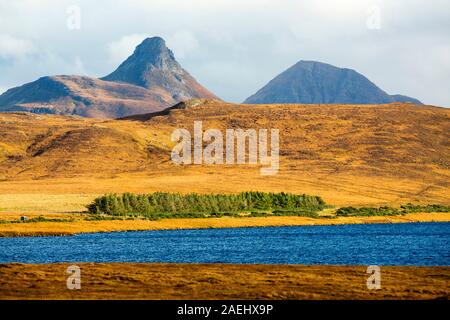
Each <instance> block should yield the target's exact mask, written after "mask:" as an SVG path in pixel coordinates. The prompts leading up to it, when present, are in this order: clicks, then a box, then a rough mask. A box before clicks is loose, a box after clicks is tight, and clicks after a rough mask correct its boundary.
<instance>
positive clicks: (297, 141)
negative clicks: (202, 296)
mask: <svg viewBox="0 0 450 320" xmlns="http://www.w3.org/2000/svg"><path fill="white" fill-rule="evenodd" d="M199 119H201V120H202V121H203V127H204V128H203V129H204V130H205V129H208V128H217V129H220V130H225V129H226V128H242V129H247V128H255V129H258V128H278V129H279V130H280V170H279V172H278V174H277V175H274V176H261V175H260V171H259V166H258V165H248V164H245V165H228V166H227V165H176V164H174V163H173V162H172V161H171V159H170V152H171V149H172V147H173V146H174V144H175V143H174V142H172V141H171V139H170V136H171V133H172V131H173V130H175V129H177V128H186V129H188V130H190V131H192V127H193V123H194V121H196V120H199ZM449 120H450V111H449V110H448V109H445V108H439V107H433V106H425V105H413V104H410V103H391V104H385V105H295V104H292V105H289V104H276V105H240V104H231V103H225V102H222V101H217V100H207V99H197V100H191V101H188V102H185V103H182V104H180V105H178V106H177V108H171V109H167V110H166V111H164V112H159V113H153V114H144V115H137V116H131V117H127V118H124V119H116V120H101V119H92V118H82V117H77V116H60V115H43V114H30V113H2V114H0V141H1V143H0V164H1V165H0V219H2V220H14V219H18V218H19V217H20V216H22V215H26V216H29V217H38V216H44V217H50V218H70V219H73V220H75V222H36V223H27V224H0V233H2V234H3V235H4V236H5V235H11V234H14V232H17V234H21V235H27V234H29V235H32V234H40V232H41V233H42V234H64V233H67V234H70V233H73V232H76V233H78V232H83V231H84V232H95V231H111V230H145V229H155V228H156V229H159V228H169V229H171V228H180V227H182V226H181V225H180V224H179V223H178V222H175V220H177V219H170V221H172V222H170V221H169V222H168V221H166V222H164V221H157V222H151V221H136V222H133V221H122V222H120V223H119V222H117V223H115V225H122V226H123V227H121V228H117V227H114V228H112V229H111V227H110V226H111V225H113V224H114V223H113V222H111V221H95V222H93V221H90V222H88V221H82V220H83V219H84V218H83V217H85V216H86V214H84V213H83V212H85V211H86V205H87V204H89V203H90V202H91V201H92V200H93V199H94V198H95V197H97V196H99V195H102V194H106V193H122V192H133V193H151V192H156V191H164V192H180V193H190V192H197V193H236V192H241V191H249V190H257V191H266V192H292V193H306V194H311V195H318V196H321V197H322V198H323V199H324V200H325V202H326V203H328V204H331V205H333V206H336V207H341V206H381V205H389V206H399V205H401V204H405V203H417V204H433V203H439V204H443V205H448V204H450V198H449V194H450V179H449V177H450V169H449V166H450V153H449V152H448V151H449V147H450V121H449ZM331 211H332V210H328V211H327V210H325V211H324V212H323V214H324V215H325V216H326V215H328V214H329V212H331ZM408 217H409V218H408ZM325 218H326V217H324V219H312V221H309V220H308V218H302V217H267V218H262V220H263V221H257V220H258V219H256V218H245V220H241V222H232V221H234V220H239V219H234V220H233V219H232V218H231V220H230V218H217V219H218V221H217V222H214V220H215V219H216V218H214V219H206V220H208V221H207V222H200V221H199V222H195V223H193V224H192V223H191V224H192V225H191V224H189V223H188V224H187V225H186V227H189V226H190V227H193V228H197V227H202V225H203V227H227V226H251V225H253V224H254V225H257V226H260V225H299V224H332V223H366V222H371V220H373V221H372V222H408V221H409V222H411V221H450V214H448V213H440V214H431V213H428V214H420V213H418V214H416V215H414V214H413V215H406V216H404V217H398V218H385V217H383V218H380V217H367V218H353V217H349V218H345V217H343V218H339V219H338V220H339V221H338V220H333V221H331V220H330V219H325ZM221 219H222V220H221ZM252 219H256V220H252ZM264 219H265V220H264ZM305 219H306V220H305ZM79 220H81V221H79ZM183 220H184V219H183ZM199 220H205V219H199ZM225 220H230V222H229V223H223V222H224V221H225ZM321 220H324V221H321ZM244 221H246V222H245V223H244ZM251 221H253V222H251ZM77 223H78V225H77ZM80 223H81V224H80ZM155 223H156V226H154V224H155ZM158 223H161V224H162V225H164V224H165V226H166V227H163V226H162V225H161V226H159V225H158ZM69 225H70V226H69ZM48 228H49V229H48ZM71 230H72V231H71Z"/></svg>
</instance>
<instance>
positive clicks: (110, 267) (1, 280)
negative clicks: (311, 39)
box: [0, 263, 450, 299]
mask: <svg viewBox="0 0 450 320" xmlns="http://www.w3.org/2000/svg"><path fill="white" fill-rule="evenodd" d="M77 265H78V266H79V267H80V268H81V275H82V282H81V283H82V285H81V290H68V289H67V287H66V281H67V273H66V270H67V267H68V266H69V264H43V265H28V264H3V265H2V264H0V299H448V298H449V296H450V282H449V281H448V279H449V277H450V267H387V266H386V267H385V266H383V267H381V272H382V287H381V289H380V290H368V289H367V286H366V281H367V277H368V274H367V267H366V266H316V265H314V266H302V265H235V264H175V263H174V264H168V263H80V264H77Z"/></svg>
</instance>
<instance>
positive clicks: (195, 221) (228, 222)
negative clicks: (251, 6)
mask: <svg viewBox="0 0 450 320" xmlns="http://www.w3.org/2000/svg"><path fill="white" fill-rule="evenodd" d="M418 222H450V213H448V212H447V213H409V214H406V215H403V216H384V217H381V216H370V217H337V218H309V217H299V216H273V217H238V218H236V217H221V218H174V219H162V220H157V221H151V220H100V221H88V220H76V221H71V222H30V223H14V224H13V223H10V224H0V237H2V238H7V237H33V236H71V235H76V234H81V233H97V232H119V231H151V230H180V229H211V228H245V227H288V226H291V227H292V226H325V225H349V224H373V223H418Z"/></svg>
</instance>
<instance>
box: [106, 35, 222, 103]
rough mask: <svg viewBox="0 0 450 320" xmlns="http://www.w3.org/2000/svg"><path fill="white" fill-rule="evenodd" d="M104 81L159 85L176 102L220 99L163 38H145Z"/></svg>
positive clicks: (150, 86) (150, 85) (145, 86)
mask: <svg viewBox="0 0 450 320" xmlns="http://www.w3.org/2000/svg"><path fill="white" fill-rule="evenodd" d="M102 80H106V81H114V82H126V83H130V84H134V85H137V86H140V87H144V88H155V87H159V88H161V89H162V90H165V91H167V92H168V94H170V95H171V96H172V98H173V99H174V100H175V101H176V102H180V101H184V100H189V99H193V98H208V99H218V98H217V96H215V95H214V94H213V93H211V92H210V91H208V90H207V89H205V88H204V87H202V86H201V85H200V84H199V83H198V82H197V81H196V80H195V79H194V78H193V77H192V76H191V75H190V74H189V73H188V72H187V71H186V70H184V69H183V68H182V67H181V66H180V64H179V63H178V62H177V61H176V60H175V57H174V55H173V53H172V51H171V50H170V49H169V48H167V47H166V43H165V42H164V40H163V39H162V38H159V37H154V38H148V39H145V40H144V41H143V42H142V43H141V44H140V45H138V46H137V47H136V49H135V50H134V53H133V54H132V55H131V56H130V57H128V59H127V60H125V61H124V62H123V63H122V64H121V65H120V66H119V67H118V68H117V69H116V70H115V71H114V72H113V73H111V74H109V75H107V76H106V77H103V78H102Z"/></svg>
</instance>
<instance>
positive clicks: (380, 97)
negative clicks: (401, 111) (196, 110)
mask: <svg viewBox="0 0 450 320" xmlns="http://www.w3.org/2000/svg"><path fill="white" fill-rule="evenodd" d="M390 102H413V103H417V104H421V102H420V101H419V100H417V99H414V98H409V97H406V96H402V95H393V96H391V95H389V94H387V93H386V92H384V91H383V90H382V89H380V88H378V87H377V86H376V85H375V84H374V83H372V82H371V81H370V80H369V79H367V78H366V77H365V76H363V75H362V74H360V73H358V72H356V71H354V70H351V69H346V68H338V67H335V66H332V65H330V64H326V63H321V62H316V61H299V62H298V63H296V64H295V65H293V66H292V67H290V68H289V69H287V70H286V71H284V72H282V73H281V74H279V75H278V76H276V77H275V78H274V79H273V80H271V81H270V82H269V83H268V84H266V85H265V86H264V87H263V88H261V89H260V90H259V91H258V92H256V93H255V94H254V95H252V96H250V97H249V98H247V99H246V100H245V101H244V103H251V104H267V103H308V104H317V103H339V104H382V103H390Z"/></svg>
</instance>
